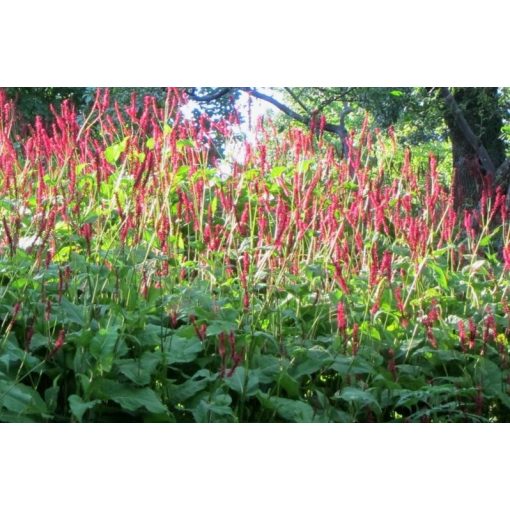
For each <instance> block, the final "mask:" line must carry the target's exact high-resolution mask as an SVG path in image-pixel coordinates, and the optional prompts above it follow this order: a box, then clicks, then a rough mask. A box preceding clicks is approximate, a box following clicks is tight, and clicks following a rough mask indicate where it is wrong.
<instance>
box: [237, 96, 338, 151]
mask: <svg viewBox="0 0 510 510" xmlns="http://www.w3.org/2000/svg"><path fill="white" fill-rule="evenodd" d="M241 90H243V91H244V92H249V93H250V94H251V95H252V96H253V97H256V98H257V99H262V101H266V102H268V103H270V104H272V105H273V106H276V108H278V109H279V110H281V111H282V112H283V113H285V114H286V115H288V116H289V117H290V118H292V119H294V120H297V121H298V122H300V123H301V124H305V125H309V124H310V120H311V117H310V116H306V117H305V116H303V115H300V114H299V113H297V112H295V111H294V110H292V109H291V108H289V107H288V106H287V105H285V104H283V103H280V101H278V100H277V99H275V98H274V97H272V96H268V95H267V94H263V93H262V92H259V91H258V90H257V89H254V88H250V87H243V88H242V89H241ZM324 131H327V132H329V133H334V134H336V135H338V136H339V137H340V138H341V139H342V141H344V139H345V138H346V137H347V132H346V130H345V128H344V127H343V126H342V125H338V124H331V123H329V122H327V123H326V124H325V125H324Z"/></svg>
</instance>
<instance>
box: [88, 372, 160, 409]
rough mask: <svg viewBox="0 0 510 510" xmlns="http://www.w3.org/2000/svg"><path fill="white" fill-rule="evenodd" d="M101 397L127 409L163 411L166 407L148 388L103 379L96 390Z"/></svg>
mask: <svg viewBox="0 0 510 510" xmlns="http://www.w3.org/2000/svg"><path fill="white" fill-rule="evenodd" d="M96 393H97V396H98V397H100V398H101V399H108V400H112V401H113V402H116V403H117V404H119V405H120V406H121V407H122V408H123V409H126V410H127V411H136V410H138V409H140V408H142V407H143V408H145V409H147V411H149V412H151V413H164V412H166V411H167V408H166V407H165V406H164V405H163V404H162V402H161V400H160V399H159V397H158V395H157V394H156V392H155V391H154V390H151V389H150V388H135V387H133V386H129V385H127V384H121V383H118V382H116V381H112V380H109V379H104V380H103V381H101V383H100V385H99V388H98V389H97V390H96Z"/></svg>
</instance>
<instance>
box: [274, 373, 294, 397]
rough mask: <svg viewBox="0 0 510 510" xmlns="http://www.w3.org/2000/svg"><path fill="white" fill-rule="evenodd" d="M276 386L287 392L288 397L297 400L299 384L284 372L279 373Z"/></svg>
mask: <svg viewBox="0 0 510 510" xmlns="http://www.w3.org/2000/svg"><path fill="white" fill-rule="evenodd" d="M277 384H278V385H279V386H281V387H282V388H283V389H284V390H285V391H286V392H287V394H288V395H289V397H292V398H299V389H300V386H299V383H298V382H297V381H296V379H294V378H293V377H291V376H290V375H289V374H288V373H287V372H286V371H284V372H281V373H280V375H279V377H278V379H277Z"/></svg>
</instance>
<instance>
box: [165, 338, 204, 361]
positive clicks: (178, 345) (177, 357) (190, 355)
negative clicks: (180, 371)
mask: <svg viewBox="0 0 510 510" xmlns="http://www.w3.org/2000/svg"><path fill="white" fill-rule="evenodd" d="M202 350H203V345H202V342H201V341H200V340H199V339H198V338H193V337H192V338H181V337H179V336H177V335H174V336H173V337H172V338H171V339H169V340H167V341H166V343H165V355H166V360H167V363H168V364H169V365H173V364H177V363H190V362H191V361H194V360H195V359H196V358H197V357H198V354H199V353H200V352H202Z"/></svg>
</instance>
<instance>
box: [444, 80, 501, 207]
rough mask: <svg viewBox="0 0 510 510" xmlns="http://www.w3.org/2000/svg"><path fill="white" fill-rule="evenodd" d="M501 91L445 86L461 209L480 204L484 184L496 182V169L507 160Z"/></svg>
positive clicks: (456, 197)
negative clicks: (502, 131)
mask: <svg viewBox="0 0 510 510" xmlns="http://www.w3.org/2000/svg"><path fill="white" fill-rule="evenodd" d="M497 94H498V92H497V88H495V87H485V88H474V87H466V88H457V89H456V90H455V92H454V93H450V92H448V90H447V89H441V95H442V97H443V99H444V101H445V106H446V108H445V120H446V124H447V126H448V129H449V134H450V140H451V143H452V155H453V167H454V175H453V183H452V184H453V190H454V204H455V207H456V208H457V209H464V208H473V207H476V206H477V205H478V203H479V201H480V198H481V195H482V191H483V188H484V186H487V185H489V186H490V185H493V184H494V183H495V180H496V169H498V168H499V167H500V166H501V165H502V163H503V162H504V161H505V148H504V145H503V142H502V140H501V139H500V134H501V128H502V126H503V121H502V117H501V112H500V110H499V108H498V96H497Z"/></svg>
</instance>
